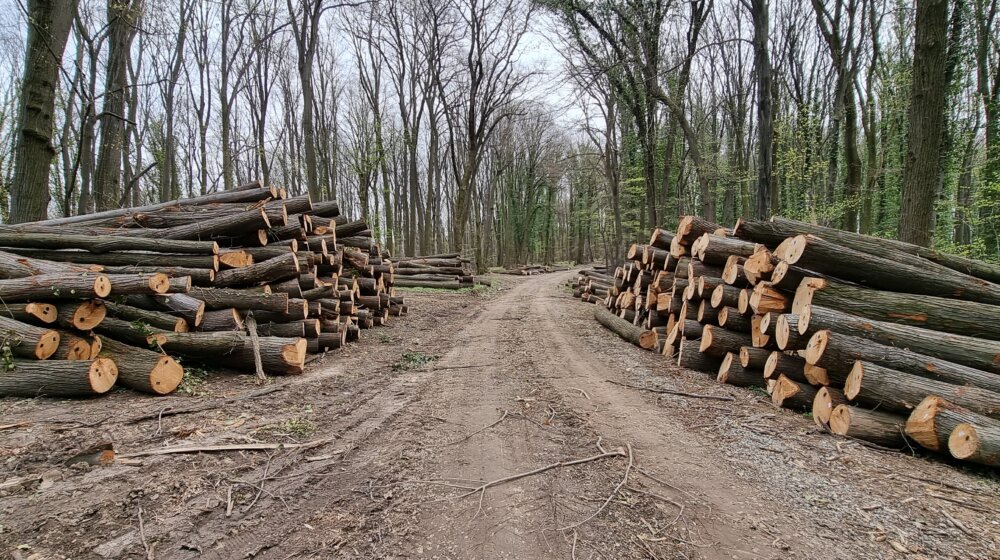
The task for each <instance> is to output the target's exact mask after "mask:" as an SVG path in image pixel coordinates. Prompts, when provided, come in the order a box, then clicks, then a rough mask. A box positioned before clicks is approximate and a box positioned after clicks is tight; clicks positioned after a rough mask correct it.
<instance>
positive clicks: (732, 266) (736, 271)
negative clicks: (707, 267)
mask: <svg viewBox="0 0 1000 560" xmlns="http://www.w3.org/2000/svg"><path fill="white" fill-rule="evenodd" d="M745 262H746V259H745V258H743V257H739V256H737V255H731V256H730V257H729V258H728V259H726V265H725V266H724V267H723V269H722V281H723V282H725V283H726V284H728V285H730V286H732V287H734V288H743V287H745V286H747V285H748V284H749V282H748V281H747V275H746V271H745V270H744V269H743V264H744V263H745Z"/></svg>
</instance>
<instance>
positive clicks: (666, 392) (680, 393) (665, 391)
mask: <svg viewBox="0 0 1000 560" xmlns="http://www.w3.org/2000/svg"><path fill="white" fill-rule="evenodd" d="M605 381H607V382H608V383H613V384H615V385H621V386H622V387H628V388H629V389H638V390H640V391H649V392H650V393H661V394H664V395H674V396H677V397H688V398H691V399H710V400H714V401H735V400H736V399H734V398H733V397H721V396H718V395H701V394H698V393H685V392H684V391H671V390H669V389H654V388H652V387H641V386H639V385H629V384H628V383H620V382H618V381H612V380H610V379H605Z"/></svg>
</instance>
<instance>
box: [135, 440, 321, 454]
mask: <svg viewBox="0 0 1000 560" xmlns="http://www.w3.org/2000/svg"><path fill="white" fill-rule="evenodd" d="M329 441H330V440H329V439H318V440H315V441H310V442H307V443H238V444H233V445H190V446H180V447H164V448H161V449H147V450H145V451H136V452H133V453H124V454H122V455H119V457H146V456H149V455H171V454H174V453H202V452H216V451H267V450H270V449H309V448H311V447H316V446H318V445H323V444H324V443H328V442H329Z"/></svg>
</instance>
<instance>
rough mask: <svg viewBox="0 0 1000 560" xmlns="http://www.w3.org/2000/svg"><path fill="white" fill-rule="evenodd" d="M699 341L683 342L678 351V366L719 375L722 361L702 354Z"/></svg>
mask: <svg viewBox="0 0 1000 560" xmlns="http://www.w3.org/2000/svg"><path fill="white" fill-rule="evenodd" d="M699 346H700V343H699V341H697V340H681V343H680V348H679V350H678V351H677V365H678V366H679V367H682V368H687V369H693V370H695V371H702V372H705V373H712V374H716V375H717V374H718V371H719V368H720V367H721V366H722V359H721V358H716V357H715V356H710V355H708V354H702V353H701V352H700V351H699V350H698V348H699Z"/></svg>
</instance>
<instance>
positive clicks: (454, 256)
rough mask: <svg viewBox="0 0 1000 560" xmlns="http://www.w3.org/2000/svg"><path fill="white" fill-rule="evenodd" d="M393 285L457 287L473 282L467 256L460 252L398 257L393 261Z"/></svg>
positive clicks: (455, 288) (451, 288)
mask: <svg viewBox="0 0 1000 560" xmlns="http://www.w3.org/2000/svg"><path fill="white" fill-rule="evenodd" d="M395 265H396V269H395V270H396V286H397V287H400V288H434V289H440V290H460V289H462V288H471V287H473V286H474V285H475V283H476V277H475V276H473V271H472V265H471V262H470V261H469V259H467V258H463V257H462V255H461V253H447V254H443V255H425V256H419V257H399V258H397V259H396V260H395Z"/></svg>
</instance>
